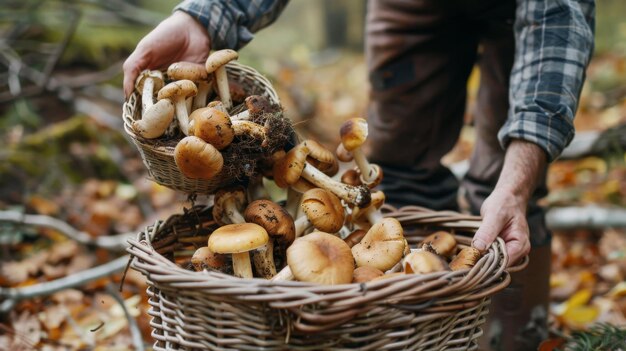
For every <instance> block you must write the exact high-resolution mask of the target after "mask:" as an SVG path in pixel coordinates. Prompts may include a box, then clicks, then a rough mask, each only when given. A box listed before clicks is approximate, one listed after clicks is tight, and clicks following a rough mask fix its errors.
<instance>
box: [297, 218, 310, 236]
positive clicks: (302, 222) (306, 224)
mask: <svg viewBox="0 0 626 351" xmlns="http://www.w3.org/2000/svg"><path fill="white" fill-rule="evenodd" d="M293 224H294V226H295V227H296V238H299V237H300V236H302V233H304V231H305V230H307V229H308V228H311V226H312V225H313V223H311V221H309V219H308V218H307V216H302V217H300V218H298V219H296V221H295V222H293Z"/></svg>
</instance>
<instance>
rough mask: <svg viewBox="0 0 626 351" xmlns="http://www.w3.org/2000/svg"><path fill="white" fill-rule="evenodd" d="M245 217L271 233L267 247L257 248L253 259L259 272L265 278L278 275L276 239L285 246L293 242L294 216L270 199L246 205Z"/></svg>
mask: <svg viewBox="0 0 626 351" xmlns="http://www.w3.org/2000/svg"><path fill="white" fill-rule="evenodd" d="M244 218H245V220H246V222H248V223H255V224H258V225H260V226H261V227H263V228H264V229H265V230H266V231H267V234H269V235H270V240H269V241H268V242H267V245H266V246H265V248H264V249H262V250H256V251H255V252H254V254H253V255H252V259H253V261H254V266H255V268H256V270H257V273H259V274H260V275H261V276H262V277H263V278H265V279H271V278H272V277H274V276H275V275H276V266H275V264H274V239H276V240H278V241H279V242H281V243H282V244H284V245H285V246H288V245H289V244H291V243H292V242H293V240H294V238H295V227H294V223H293V218H291V216H290V215H289V213H287V211H285V210H284V209H283V208H282V207H280V205H278V204H277V203H274V202H272V201H270V200H255V201H252V202H251V203H250V204H249V205H248V207H246V211H245V212H244Z"/></svg>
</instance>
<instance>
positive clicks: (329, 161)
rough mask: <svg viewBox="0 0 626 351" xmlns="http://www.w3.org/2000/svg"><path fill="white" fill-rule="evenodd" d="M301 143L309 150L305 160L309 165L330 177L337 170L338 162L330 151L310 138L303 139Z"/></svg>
mask: <svg viewBox="0 0 626 351" xmlns="http://www.w3.org/2000/svg"><path fill="white" fill-rule="evenodd" d="M302 144H304V146H306V148H307V149H308V150H309V155H308V158H307V160H308V161H309V163H311V165H313V166H314V167H316V168H317V169H319V170H320V171H322V172H324V173H326V174H327V175H329V176H331V177H332V176H334V175H335V174H336V173H337V171H339V162H338V161H337V158H336V157H335V154H333V152H332V151H330V150H328V149H327V148H325V147H324V146H323V145H322V144H320V143H318V142H317V141H315V140H311V139H308V140H305V141H303V142H302Z"/></svg>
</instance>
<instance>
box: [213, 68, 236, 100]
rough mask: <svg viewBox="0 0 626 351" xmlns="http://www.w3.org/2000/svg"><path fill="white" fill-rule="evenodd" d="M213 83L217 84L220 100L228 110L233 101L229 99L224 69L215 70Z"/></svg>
mask: <svg viewBox="0 0 626 351" xmlns="http://www.w3.org/2000/svg"><path fill="white" fill-rule="evenodd" d="M215 81H216V83H217V92H218V94H219V95H220V100H222V103H223V104H224V108H225V109H227V110H230V108H231V107H232V106H233V101H232V100H231V98H230V88H229V87H228V76H227V75H226V67H223V66H222V67H220V68H218V69H216V70H215Z"/></svg>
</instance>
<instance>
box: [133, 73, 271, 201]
mask: <svg viewBox="0 0 626 351" xmlns="http://www.w3.org/2000/svg"><path fill="white" fill-rule="evenodd" d="M226 71H227V72H228V76H229V80H235V81H238V82H239V83H241V85H242V87H243V88H244V90H245V92H246V95H262V96H265V97H267V98H268V99H269V100H270V102H272V103H273V104H276V105H279V104H280V101H279V100H278V94H276V91H275V90H274V88H273V87H272V84H271V83H270V82H269V81H268V80H267V78H265V77H264V76H262V75H261V74H260V73H259V72H257V71H256V70H255V69H253V68H251V67H248V66H245V65H242V64H240V63H237V62H230V63H228V64H227V65H226ZM140 107H141V98H140V96H138V94H136V93H133V94H132V95H131V96H130V98H129V99H128V101H126V102H125V103H124V106H123V109H122V114H123V119H124V131H126V134H128V135H129V136H130V138H131V139H132V141H133V143H134V144H135V145H136V146H137V149H139V153H140V154H141V158H142V159H143V162H144V164H145V165H146V167H147V168H148V172H149V174H150V177H151V178H152V180H154V181H155V182H157V183H159V184H161V185H164V186H166V187H168V188H171V189H175V190H180V191H182V192H185V193H188V194H212V193H214V192H215V191H216V190H217V189H219V188H221V187H224V186H228V185H231V184H233V183H235V182H240V181H242V178H246V176H248V175H249V174H246V173H247V172H249V169H245V167H240V169H238V170H236V171H235V172H234V174H233V172H230V174H226V172H224V171H222V173H220V174H218V175H216V176H215V177H214V178H212V179H210V180H203V179H191V178H187V177H186V176H184V175H183V174H182V173H181V172H180V170H179V169H178V167H177V166H176V162H175V161H174V148H175V147H176V143H177V142H178V140H167V141H163V140H162V139H160V138H159V139H152V140H149V139H144V138H142V137H141V136H139V135H137V134H135V132H134V131H133V128H132V123H133V121H134V120H136V119H139V118H140V112H139V109H140ZM241 109H242V106H235V107H234V108H233V110H231V112H239V111H238V110H241Z"/></svg>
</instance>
